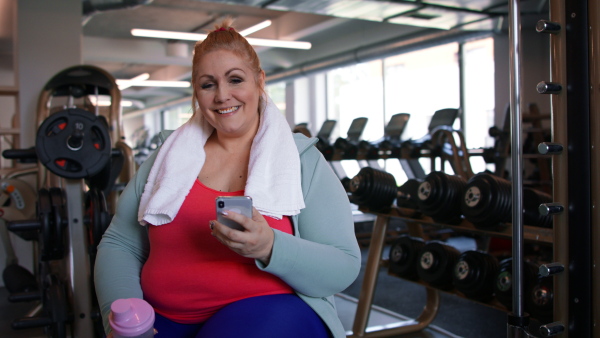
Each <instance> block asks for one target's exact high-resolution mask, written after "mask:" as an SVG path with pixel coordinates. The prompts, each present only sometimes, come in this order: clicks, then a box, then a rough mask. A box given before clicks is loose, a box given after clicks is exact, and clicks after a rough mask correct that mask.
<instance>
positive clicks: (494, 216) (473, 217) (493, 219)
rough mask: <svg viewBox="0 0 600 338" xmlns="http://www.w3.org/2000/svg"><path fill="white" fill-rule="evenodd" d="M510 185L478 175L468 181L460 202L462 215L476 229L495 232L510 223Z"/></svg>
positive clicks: (494, 178) (491, 176)
mask: <svg viewBox="0 0 600 338" xmlns="http://www.w3.org/2000/svg"><path fill="white" fill-rule="evenodd" d="M511 190H512V187H511V183H510V182H509V181H507V180H505V179H503V178H500V177H497V176H494V175H491V174H488V173H479V174H477V175H475V176H473V177H471V178H470V179H469V181H468V182H467V185H466V187H465V192H464V195H463V199H462V202H461V209H462V213H463V215H464V216H465V218H466V219H467V220H469V221H470V222H472V223H473V224H474V225H475V226H476V227H478V228H480V229H484V230H496V229H498V228H501V227H502V226H503V225H504V224H505V223H506V222H510V221H511V218H512V217H511V215H512V214H511V209H512V195H511Z"/></svg>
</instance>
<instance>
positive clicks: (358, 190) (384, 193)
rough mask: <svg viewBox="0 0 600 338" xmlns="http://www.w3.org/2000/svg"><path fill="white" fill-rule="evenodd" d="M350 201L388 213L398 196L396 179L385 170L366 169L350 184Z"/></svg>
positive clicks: (361, 170) (375, 210)
mask: <svg viewBox="0 0 600 338" xmlns="http://www.w3.org/2000/svg"><path fill="white" fill-rule="evenodd" d="M349 190H350V193H351V195H350V201H351V202H352V203H354V204H356V205H359V206H364V207H367V208H369V210H371V211H374V212H386V211H389V209H390V207H391V206H392V204H393V203H394V200H395V199H396V197H397V195H398V186H397V185H396V179H395V178H394V176H392V175H391V174H390V173H387V172H385V171H383V170H378V169H374V168H371V167H364V168H362V169H360V171H359V172H358V174H356V176H354V177H353V178H352V180H351V181H350V184H349Z"/></svg>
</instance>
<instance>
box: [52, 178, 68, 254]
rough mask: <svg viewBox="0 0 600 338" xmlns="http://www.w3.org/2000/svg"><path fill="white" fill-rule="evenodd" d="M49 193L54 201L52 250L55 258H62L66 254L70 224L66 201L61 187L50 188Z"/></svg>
mask: <svg viewBox="0 0 600 338" xmlns="http://www.w3.org/2000/svg"><path fill="white" fill-rule="evenodd" d="M49 193H50V200H51V203H52V216H51V219H52V222H51V227H52V232H53V235H52V237H53V238H52V243H53V245H52V252H53V257H54V259H62V258H63V257H64V255H65V242H66V238H65V228H66V227H67V225H68V219H67V215H66V205H65V203H66V201H65V196H64V193H63V190H62V189H61V188H50V190H49Z"/></svg>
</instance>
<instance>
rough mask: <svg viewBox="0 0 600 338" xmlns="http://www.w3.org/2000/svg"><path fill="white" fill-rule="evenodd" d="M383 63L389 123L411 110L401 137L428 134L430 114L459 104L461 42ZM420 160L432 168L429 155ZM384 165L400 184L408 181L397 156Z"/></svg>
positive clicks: (403, 138) (387, 60)
mask: <svg viewBox="0 0 600 338" xmlns="http://www.w3.org/2000/svg"><path fill="white" fill-rule="evenodd" d="M383 64H384V78H385V120H386V123H387V121H389V119H390V118H391V117H392V115H395V114H399V113H408V114H410V119H409V120H408V123H407V125H406V127H405V130H404V132H403V134H402V140H409V139H413V140H414V139H419V138H421V137H424V136H426V135H427V133H428V126H429V122H430V120H431V117H432V116H433V114H434V113H435V112H436V111H437V110H440V109H444V108H459V106H460V78H459V76H460V73H459V64H458V44H456V43H451V44H447V45H442V46H437V47H432V48H428V49H423V50H418V51H414V52H410V53H406V54H401V55H397V56H393V57H388V58H386V59H384V60H383ZM455 126H460V123H459V122H458V121H457V122H455ZM419 162H420V163H421V166H422V167H423V169H424V171H425V173H428V172H429V171H430V170H431V163H430V162H431V161H429V159H428V158H421V159H419ZM385 168H386V171H387V172H389V173H391V174H392V175H394V177H395V178H396V183H397V184H398V185H401V184H402V183H404V182H405V181H406V179H407V177H406V174H405V173H404V171H403V170H402V167H401V166H400V163H399V161H398V160H396V159H394V160H386V163H385ZM446 168H449V166H446Z"/></svg>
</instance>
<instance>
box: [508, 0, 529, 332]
mask: <svg viewBox="0 0 600 338" xmlns="http://www.w3.org/2000/svg"><path fill="white" fill-rule="evenodd" d="M509 11H510V15H509V29H508V33H509V41H510V46H509V67H510V126H511V130H510V134H511V162H512V163H511V168H512V226H513V234H512V256H513V271H512V276H513V285H512V288H513V306H512V308H513V311H512V314H510V315H509V322H508V336H509V337H516V336H521V335H522V329H524V328H526V327H527V325H526V324H527V321H526V318H525V313H524V311H523V193H522V186H523V176H522V170H523V169H522V167H523V165H522V164H523V163H522V162H523V149H522V145H521V81H522V79H521V34H520V32H521V15H520V0H510V1H509ZM515 329H517V330H515Z"/></svg>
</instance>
